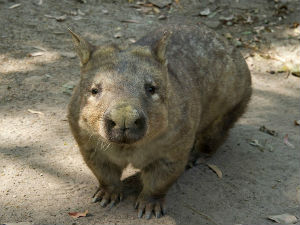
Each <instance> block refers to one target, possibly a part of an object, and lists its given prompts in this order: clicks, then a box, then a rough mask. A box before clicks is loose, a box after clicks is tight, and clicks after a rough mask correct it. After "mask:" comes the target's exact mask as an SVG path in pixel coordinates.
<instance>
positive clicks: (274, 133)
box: [259, 125, 278, 137]
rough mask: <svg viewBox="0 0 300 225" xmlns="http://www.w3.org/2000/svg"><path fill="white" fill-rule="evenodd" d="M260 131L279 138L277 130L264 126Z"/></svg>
mask: <svg viewBox="0 0 300 225" xmlns="http://www.w3.org/2000/svg"><path fill="white" fill-rule="evenodd" d="M259 131H261V132H264V133H266V134H270V135H272V136H275V137H276V136H278V133H277V132H276V131H275V130H270V129H268V128H266V127H265V126H264V125H263V126H260V128H259Z"/></svg>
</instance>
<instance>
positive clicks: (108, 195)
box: [92, 188, 123, 209]
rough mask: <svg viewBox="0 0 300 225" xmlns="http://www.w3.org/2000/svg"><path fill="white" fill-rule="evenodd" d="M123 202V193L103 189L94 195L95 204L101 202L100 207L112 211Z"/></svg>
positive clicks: (99, 189)
mask: <svg viewBox="0 0 300 225" xmlns="http://www.w3.org/2000/svg"><path fill="white" fill-rule="evenodd" d="M122 200H123V193H121V191H111V192H109V191H106V190H104V189H103V188H98V189H97V191H96V192H95V194H94V195H93V200H92V201H93V202H98V201H100V205H101V206H102V207H106V206H107V205H108V206H107V208H108V209H111V208H112V207H114V206H115V205H116V204H117V203H118V202H120V201H122Z"/></svg>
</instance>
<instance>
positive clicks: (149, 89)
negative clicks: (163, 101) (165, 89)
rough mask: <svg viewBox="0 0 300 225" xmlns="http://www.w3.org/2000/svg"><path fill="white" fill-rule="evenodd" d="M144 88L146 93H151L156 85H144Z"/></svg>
mask: <svg viewBox="0 0 300 225" xmlns="http://www.w3.org/2000/svg"><path fill="white" fill-rule="evenodd" d="M145 89H146V92H147V93H149V94H151V95H154V94H155V91H156V87H154V86H153V85H145Z"/></svg>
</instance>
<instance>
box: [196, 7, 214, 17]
mask: <svg viewBox="0 0 300 225" xmlns="http://www.w3.org/2000/svg"><path fill="white" fill-rule="evenodd" d="M210 13H211V11H210V9H209V8H206V9H204V10H202V11H201V12H200V13H199V15H200V16H208V15H209V14H210Z"/></svg>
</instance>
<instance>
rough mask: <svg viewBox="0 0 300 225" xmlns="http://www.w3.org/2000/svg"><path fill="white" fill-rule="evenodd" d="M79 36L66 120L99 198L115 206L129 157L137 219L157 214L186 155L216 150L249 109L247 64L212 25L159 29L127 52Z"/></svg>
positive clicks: (249, 84) (249, 86) (188, 157)
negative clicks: (136, 176) (75, 82)
mask: <svg viewBox="0 0 300 225" xmlns="http://www.w3.org/2000/svg"><path fill="white" fill-rule="evenodd" d="M73 38H74V41H75V46H76V50H77V52H78V54H79V56H80V59H81V64H82V66H81V73H82V74H81V82H80V85H79V86H78V87H77V88H76V90H75V92H74V94H73V97H72V101H71V103H70V106H69V122H70V125H71V128H72V132H73V135H74V136H75V138H76V141H77V142H78V145H79V147H80V150H81V153H82V155H83V158H84V160H85V162H86V163H87V165H88V166H89V167H90V169H91V170H92V171H93V173H94V174H95V176H96V177H97V178H98V180H99V183H100V187H101V191H99V193H98V196H97V197H99V198H101V199H102V201H101V205H106V204H107V203H108V202H109V201H111V202H112V203H111V204H112V205H113V204H114V203H115V201H117V200H118V198H119V197H120V194H121V192H122V188H121V182H120V176H121V172H122V170H123V169H124V168H125V167H126V166H127V165H128V164H129V163H131V164H132V165H133V166H134V167H136V168H138V169H141V179H142V183H143V190H142V192H141V193H140V195H139V198H138V200H137V204H138V205H139V217H141V216H142V214H143V211H145V214H146V217H147V218H149V217H150V215H151V212H152V210H154V212H155V214H156V216H157V217H159V216H160V214H161V211H163V199H164V196H165V194H166V192H167V190H168V188H169V187H170V186H171V185H172V184H173V182H174V181H175V180H176V179H177V178H178V177H179V176H180V174H181V173H182V172H183V171H184V168H185V166H186V165H187V162H188V160H189V159H195V158H196V157H197V155H198V153H199V152H203V151H205V152H212V151H215V149H216V148H217V147H218V146H219V145H220V144H221V143H222V142H223V141H224V139H225V137H226V135H227V132H228V130H229V128H231V127H232V125H233V123H234V122H235V121H236V120H237V119H238V117H239V116H240V115H242V113H243V112H244V109H245V107H246V105H247V103H248V101H249V99H250V96H251V78H250V73H249V70H248V67H247V65H246V63H245V61H244V59H243V57H242V56H241V54H240V53H239V52H238V51H237V50H236V49H235V48H233V47H231V46H230V45H228V44H227V43H226V41H224V40H223V39H222V38H221V37H219V36H218V35H217V34H216V33H215V32H213V31H210V30H209V29H207V28H206V27H199V26H187V25H186V26H185V25H176V26H169V27H165V28H160V29H158V30H155V31H154V32H152V33H149V34H147V35H146V36H145V37H144V38H142V39H140V40H139V41H138V42H137V43H136V44H134V45H132V46H130V47H129V48H128V49H125V50H120V49H118V48H117V47H115V46H113V45H111V46H102V47H94V46H92V45H90V44H89V43H88V42H86V41H84V40H83V39H82V38H80V37H79V36H77V35H75V34H73ZM95 90H96V91H95ZM99 92H100V93H99ZM192 149H193V150H192ZM191 150H192V151H191Z"/></svg>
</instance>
